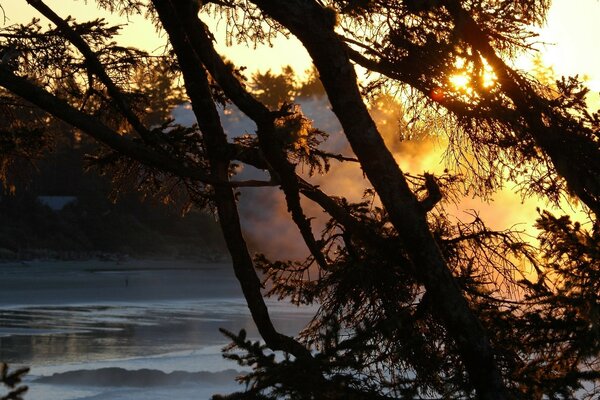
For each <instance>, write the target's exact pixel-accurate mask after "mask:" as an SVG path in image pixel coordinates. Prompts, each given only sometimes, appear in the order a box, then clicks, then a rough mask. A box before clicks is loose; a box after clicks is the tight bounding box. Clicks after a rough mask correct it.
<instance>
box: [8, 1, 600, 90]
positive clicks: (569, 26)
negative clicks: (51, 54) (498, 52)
mask: <svg viewBox="0 0 600 400" xmlns="http://www.w3.org/2000/svg"><path fill="white" fill-rule="evenodd" d="M46 3H47V4H48V5H49V6H50V7H52V8H53V9H54V10H55V11H56V12H57V13H58V14H59V15H61V16H63V17H65V16H67V15H73V16H75V17H76V18H77V19H79V20H85V19H92V18H97V17H100V16H101V17H106V18H107V19H108V20H110V21H111V22H114V23H117V22H118V21H121V22H122V23H127V20H126V19H124V18H117V17H115V16H111V15H110V14H108V13H106V12H104V11H100V10H98V8H97V6H96V4H95V2H94V1H93V0H89V1H85V0H47V1H46ZM0 4H1V5H2V6H3V7H4V10H5V12H6V16H7V18H9V21H8V22H9V23H15V22H26V21H29V20H31V18H32V17H34V16H36V17H38V16H39V14H38V13H37V12H36V11H35V10H34V9H33V8H32V7H31V6H29V5H28V4H27V2H26V1H25V0H0ZM0 22H1V21H0ZM599 23H600V1H599V0H554V1H553V5H552V9H551V11H550V14H549V16H548V21H547V24H546V26H545V27H544V28H543V29H542V30H541V36H540V38H539V39H540V41H541V42H546V43H548V44H547V45H541V44H540V45H539V46H538V47H539V48H540V51H541V52H542V54H543V58H544V60H545V61H546V63H547V64H551V65H552V66H553V67H554V69H555V71H556V72H557V73H559V74H561V75H574V74H579V75H586V76H588V77H589V86H590V88H591V89H592V90H594V91H596V92H598V91H600V51H599V46H598V39H597V37H598V29H597V28H598V24H599ZM216 37H217V41H218V47H219V51H221V52H222V53H224V54H225V55H226V56H227V57H228V58H230V59H233V60H235V62H236V64H237V65H245V66H247V67H248V68H249V70H250V71H255V70H260V71H265V70H267V69H268V68H272V69H274V70H275V71H277V70H279V68H280V66H282V65H287V64H290V65H292V67H294V69H295V70H296V71H297V72H303V71H305V70H307V69H308V68H309V67H310V65H311V63H310V60H309V59H308V56H307V55H306V52H305V51H304V49H303V48H302V47H301V46H299V45H298V42H297V41H296V40H295V39H285V38H281V39H279V40H276V42H275V45H274V47H272V48H271V47H269V46H260V47H259V48H257V49H254V48H247V47H244V46H235V47H226V46H225V45H224V42H225V39H224V35H223V34H217V35H216ZM164 40H165V39H164V38H161V37H159V36H158V35H157V33H156V32H155V30H154V27H152V25H151V24H150V23H149V22H148V21H145V20H143V18H141V17H132V18H131V20H130V21H129V24H128V26H127V28H125V29H124V31H123V37H122V43H123V44H125V45H131V46H136V47H141V48H144V49H146V50H149V51H152V50H155V49H158V48H160V46H161V44H162V43H164ZM523 65H526V64H523Z"/></svg>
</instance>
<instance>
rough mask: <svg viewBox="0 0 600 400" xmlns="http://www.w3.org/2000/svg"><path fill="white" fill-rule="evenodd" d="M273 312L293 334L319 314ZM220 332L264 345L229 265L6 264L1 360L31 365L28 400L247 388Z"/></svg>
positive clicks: (0, 284) (149, 399)
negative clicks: (224, 354) (228, 356)
mask: <svg viewBox="0 0 600 400" xmlns="http://www.w3.org/2000/svg"><path fill="white" fill-rule="evenodd" d="M269 309H270V310H271V314H272V318H273V321H274V324H275V325H276V326H277V328H278V329H280V330H281V331H282V332H284V333H287V334H291V335H295V334H297V333H298V332H299V331H300V330H301V329H302V328H303V327H304V326H305V325H306V323H307V322H308V321H309V320H310V317H311V316H312V315H313V313H314V309H310V308H309V309H300V308H297V307H295V306H292V305H289V304H287V303H281V302H276V301H270V302H269ZM219 328H225V329H228V330H230V331H234V332H237V331H239V330H240V329H242V328H243V329H245V330H246V331H247V332H248V334H249V336H250V337H255V338H257V339H258V334H257V331H256V328H255V326H254V323H253V322H252V319H251V317H250V315H249V312H248V309H247V307H246V304H245V302H244V300H243V297H242V294H241V291H240V289H239V286H238V283H237V281H236V280H235V278H234V276H233V273H232V271H231V266H230V265H227V264H194V263H190V262H182V261H132V262H126V263H113V262H66V263H65V262H62V263H59V262H32V263H22V264H0V361H4V362H8V363H9V364H10V365H11V366H12V367H19V366H29V367H31V372H30V374H29V375H28V376H27V384H28V386H29V391H28V393H27V394H26V396H25V398H26V399H31V400H55V399H56V400H59V399H61V400H71V399H73V400H75V399H79V400H82V399H89V400H91V399H94V400H102V399H111V400H119V399H123V400H125V399H126V400H137V399H145V400H153V399H156V400H158V399H173V398H177V399H192V398H193V399H200V400H202V399H209V398H210V397H211V396H212V395H213V394H215V393H230V392H232V391H235V390H241V389H243V387H240V386H239V385H238V384H237V383H236V382H235V377H236V376H238V375H240V374H241V373H242V372H243V371H242V369H241V368H240V367H239V366H238V365H237V364H235V363H233V362H232V361H229V360H225V359H223V357H222V355H221V349H222V348H223V346H225V345H226V344H227V343H228V340H227V338H225V337H224V336H223V335H222V334H221V333H220V332H219ZM0 395H2V392H0Z"/></svg>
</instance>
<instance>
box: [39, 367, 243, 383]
mask: <svg viewBox="0 0 600 400" xmlns="http://www.w3.org/2000/svg"><path fill="white" fill-rule="evenodd" d="M239 375H240V372H239V371H236V370H234V369H228V370H224V371H219V372H209V371H200V372H187V371H173V372H170V373H166V372H163V371H159V370H156V369H138V370H128V369H125V368H116V367H111V368H100V369H94V370H88V369H81V370H75V371H67V372H60V373H55V374H53V375H51V376H43V377H40V378H38V379H36V380H35V382H36V383H46V384H55V385H78V386H79V385H80V386H110V387H124V386H126V387H149V386H170V385H180V384H183V383H210V384H217V385H221V384H230V383H232V382H234V380H235V377H236V376H239Z"/></svg>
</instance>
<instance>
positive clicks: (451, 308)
mask: <svg viewBox="0 0 600 400" xmlns="http://www.w3.org/2000/svg"><path fill="white" fill-rule="evenodd" d="M252 1H253V3H255V4H256V5H257V6H258V7H260V8H261V9H262V10H263V11H264V12H265V14H267V15H269V16H270V17H272V18H274V19H275V20H276V21H278V22H279V23H281V24H282V25H283V26H285V27H286V28H287V29H289V30H290V32H292V34H294V35H295V36H296V37H297V38H298V39H299V40H300V41H301V42H302V44H303V45H304V47H305V48H306V49H307V50H308V52H309V54H310V56H311V58H312V59H313V61H314V63H315V66H316V67H317V70H318V71H319V74H320V78H321V81H322V82H323V86H324V87H325V90H326V92H327V95H328V97H329V100H330V102H331V105H332V107H333V112H334V113H335V114H336V116H337V117H338V119H339V120H340V123H341V125H342V127H343V128H344V132H345V134H346V136H347V138H348V141H349V142H350V145H351V146H352V149H353V151H354V153H355V154H356V156H357V158H358V159H359V160H360V163H361V166H362V168H363V170H364V172H365V174H366V176H367V177H368V178H369V180H370V181H371V183H372V184H373V186H374V188H375V189H376V191H377V193H378V194H379V196H380V198H381V201H382V203H383V205H384V206H385V208H386V210H387V211H388V213H389V216H390V220H391V221H392V223H393V225H394V227H395V229H396V230H397V232H398V234H399V237H400V240H401V241H402V244H403V246H404V250H405V251H406V253H407V255H408V257H409V258H410V260H411V261H412V264H413V268H412V269H413V271H412V272H413V273H414V274H415V276H416V277H417V279H418V280H419V281H421V282H422V283H423V285H424V286H425V287H426V289H427V292H428V293H429V294H430V295H431V298H432V300H433V304H434V305H435V307H436V308H437V314H438V317H439V318H441V319H442V320H443V321H444V323H445V325H446V327H447V329H448V331H449V333H450V335H451V337H452V339H453V340H454V341H455V343H456V345H457V346H458V349H459V352H460V354H461V356H462V360H463V362H464V363H465V367H466V369H467V371H468V373H469V377H470V380H471V382H472V384H473V387H474V388H475V389H476V391H477V394H478V396H479V398H481V399H490V400H491V399H494V400H496V399H498V400H499V399H507V398H508V394H507V390H506V388H505V386H504V382H503V380H502V376H501V374H500V371H499V369H498V366H497V364H496V361H495V359H494V352H493V349H492V347H491V345H490V343H489V340H488V337H487V334H486V333H485V330H484V328H483V327H482V325H481V323H480V321H479V320H478V319H477V317H476V316H475V315H474V314H473V312H472V311H471V310H470V308H469V305H468V303H467V301H466V300H465V298H464V297H463V296H462V293H461V292H460V289H459V287H458V285H457V284H456V282H455V281H454V278H453V277H452V274H451V272H450V271H449V269H448V266H447V264H446V261H445V260H444V258H443V255H442V253H441V251H440V249H439V247H438V245H437V243H436V241H435V239H434V238H433V236H432V234H431V232H430V230H429V227H428V224H427V220H426V213H425V212H424V211H423V209H422V208H421V207H420V205H419V202H418V199H417V198H416V197H415V196H414V194H413V193H412V192H411V191H410V188H409V186H408V184H407V182H406V179H405V178H404V175H403V173H402V171H401V170H400V168H399V167H398V165H397V164H396V162H395V160H394V158H393V156H392V154H391V153H390V151H389V150H388V149H387V147H386V146H385V144H384V142H383V139H382V137H381V135H380V134H379V132H378V131H377V128H376V126H375V123H374V122H373V120H372V119H371V117H370V115H369V113H368V111H367V108H366V106H365V104H364V102H363V100H362V96H361V95H360V92H359V90H358V86H357V77H356V73H355V71H354V68H353V67H352V64H351V63H350V60H349V58H348V54H347V53H346V51H345V45H344V44H343V43H342V42H341V41H340V40H339V38H338V36H337V35H336V34H335V32H334V31H333V28H334V27H333V26H331V24H330V18H329V17H330V16H329V15H328V13H326V12H325V10H324V9H323V8H322V7H320V6H319V5H318V4H317V3H316V2H314V1H311V0H288V1H285V2H281V1H274V0H252Z"/></svg>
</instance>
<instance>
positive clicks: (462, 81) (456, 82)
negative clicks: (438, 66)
mask: <svg viewBox="0 0 600 400" xmlns="http://www.w3.org/2000/svg"><path fill="white" fill-rule="evenodd" d="M450 83H451V84H452V86H453V88H454V89H456V90H461V91H466V90H468V89H470V83H471V78H470V77H469V76H468V75H467V74H466V73H460V74H455V75H452V76H451V77H450Z"/></svg>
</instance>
